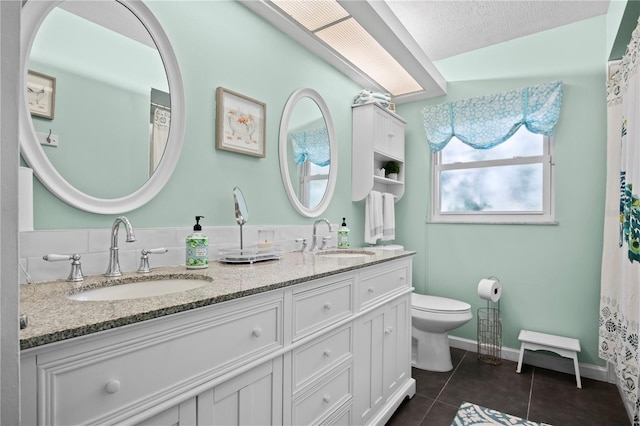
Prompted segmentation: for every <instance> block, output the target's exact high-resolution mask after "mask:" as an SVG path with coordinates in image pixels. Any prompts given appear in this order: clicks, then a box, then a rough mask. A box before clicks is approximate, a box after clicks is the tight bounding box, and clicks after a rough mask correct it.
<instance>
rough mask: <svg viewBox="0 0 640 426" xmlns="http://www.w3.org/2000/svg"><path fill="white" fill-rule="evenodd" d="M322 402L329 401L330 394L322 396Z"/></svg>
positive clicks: (326, 402)
mask: <svg viewBox="0 0 640 426" xmlns="http://www.w3.org/2000/svg"><path fill="white" fill-rule="evenodd" d="M322 402H324V403H325V404H328V403H330V402H331V396H330V395H325V396H324V397H322Z"/></svg>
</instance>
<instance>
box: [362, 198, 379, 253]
mask: <svg viewBox="0 0 640 426" xmlns="http://www.w3.org/2000/svg"><path fill="white" fill-rule="evenodd" d="M382 226H383V219H382V194H381V193H380V192H378V191H371V192H370V193H369V195H367V199H366V201H365V212H364V242H365V243H367V244H375V243H376V242H377V241H378V239H380V238H382Z"/></svg>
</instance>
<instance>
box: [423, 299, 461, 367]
mask: <svg viewBox="0 0 640 426" xmlns="http://www.w3.org/2000/svg"><path fill="white" fill-rule="evenodd" d="M472 318H473V314H472V313H471V305H469V304H468V303H465V302H461V301H459V300H454V299H447V298H445V297H438V296H427V295H424V294H416V293H413V294H412V295H411V324H412V333H411V335H412V343H413V344H412V363H413V366H414V367H416V368H419V369H421V370H429V371H451V370H452V369H453V364H451V352H450V351H449V337H448V335H447V332H448V331H449V330H453V329H455V328H458V327H460V326H461V325H464V324H466V323H467V322H469V321H470V320H471V319H472Z"/></svg>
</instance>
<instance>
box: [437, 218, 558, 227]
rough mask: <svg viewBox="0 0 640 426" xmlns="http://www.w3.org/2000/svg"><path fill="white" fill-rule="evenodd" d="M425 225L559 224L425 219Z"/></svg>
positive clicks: (555, 224) (547, 224)
mask: <svg viewBox="0 0 640 426" xmlns="http://www.w3.org/2000/svg"><path fill="white" fill-rule="evenodd" d="M425 223H426V224H428V225H429V224H445V225H446V224H456V225H543V226H557V225H559V222H557V221H555V220H550V221H534V220H523V221H515V220H502V221H486V220H463V219H453V220H448V219H447V220H442V219H427V220H425Z"/></svg>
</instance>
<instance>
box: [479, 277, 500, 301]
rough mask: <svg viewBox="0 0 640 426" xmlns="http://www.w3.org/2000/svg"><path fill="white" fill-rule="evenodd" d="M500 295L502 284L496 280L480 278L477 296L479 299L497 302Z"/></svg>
mask: <svg viewBox="0 0 640 426" xmlns="http://www.w3.org/2000/svg"><path fill="white" fill-rule="evenodd" d="M501 295H502V285H501V284H500V281H498V280H490V279H484V278H483V279H481V280H480V282H479V283H478V296H480V299H484V300H491V301H492V302H497V301H498V300H500V296H501Z"/></svg>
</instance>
